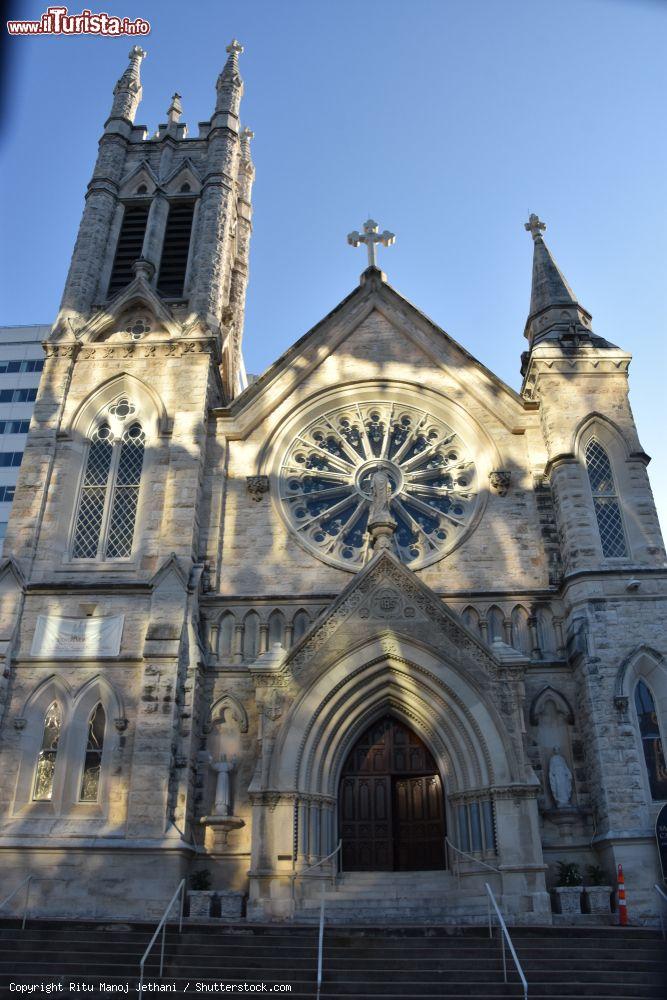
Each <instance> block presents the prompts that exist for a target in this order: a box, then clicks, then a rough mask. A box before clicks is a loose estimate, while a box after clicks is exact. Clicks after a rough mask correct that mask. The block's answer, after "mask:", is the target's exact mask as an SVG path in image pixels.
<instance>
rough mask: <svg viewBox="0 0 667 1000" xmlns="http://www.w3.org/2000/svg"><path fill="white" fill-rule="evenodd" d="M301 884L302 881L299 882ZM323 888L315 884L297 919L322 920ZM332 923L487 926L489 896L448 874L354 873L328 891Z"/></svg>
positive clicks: (341, 878)
mask: <svg viewBox="0 0 667 1000" xmlns="http://www.w3.org/2000/svg"><path fill="white" fill-rule="evenodd" d="M297 885H298V883H297ZM319 889H320V887H319V884H317V883H315V882H314V883H313V897H312V899H302V901H301V902H300V903H299V904H298V906H297V912H296V919H297V921H299V922H300V923H304V924H308V923H313V922H317V921H318V920H319V910H320V891H319ZM324 898H325V900H326V915H327V923H328V924H374V925H380V926H381V925H385V924H400V925H409V924H414V923H417V924H438V925H455V926H457V927H460V926H464V925H468V924H473V925H474V924H483V923H486V920H487V902H486V895H485V893H484V892H483V891H482V892H480V893H478V894H477V895H474V894H473V893H471V888H470V886H469V885H466V886H465V888H464V889H463V890H461V889H460V888H459V885H458V882H457V879H456V878H455V877H454V876H453V875H452V874H451V872H449V871H432V872H353V873H350V874H348V875H343V876H341V877H339V879H338V882H337V885H336V886H335V888H334V886H333V885H331V886H330V887H327V889H326V891H325V893H324Z"/></svg>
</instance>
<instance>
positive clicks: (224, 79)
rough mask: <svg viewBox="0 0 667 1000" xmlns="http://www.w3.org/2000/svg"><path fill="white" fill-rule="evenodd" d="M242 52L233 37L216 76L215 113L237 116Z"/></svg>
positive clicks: (240, 85)
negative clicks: (225, 58) (221, 68)
mask: <svg viewBox="0 0 667 1000" xmlns="http://www.w3.org/2000/svg"><path fill="white" fill-rule="evenodd" d="M242 52H243V46H242V45H241V43H240V42H239V41H237V40H236V38H233V39H232V40H231V42H230V43H229V45H228V46H227V53H228V55H227V62H226V63H225V65H224V68H223V70H222V73H221V74H220V76H219V77H218V82H217V83H216V85H215V89H216V91H217V95H218V96H217V100H216V102H215V115H214V118H217V117H218V115H225V116H226V115H232V116H233V117H234V118H238V116H239V108H240V106H241V98H242V97H243V80H242V79H241V74H240V72H239V55H240V54H241V53H242Z"/></svg>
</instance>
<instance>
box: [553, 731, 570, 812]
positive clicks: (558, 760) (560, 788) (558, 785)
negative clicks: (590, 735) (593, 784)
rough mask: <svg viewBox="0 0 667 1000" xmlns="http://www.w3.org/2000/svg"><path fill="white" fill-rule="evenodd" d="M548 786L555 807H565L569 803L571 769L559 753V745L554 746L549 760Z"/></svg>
mask: <svg viewBox="0 0 667 1000" xmlns="http://www.w3.org/2000/svg"><path fill="white" fill-rule="evenodd" d="M549 788H550V789H551V794H552V795H553V799H554V802H555V803H556V808H557V809H565V808H567V806H569V805H570V804H571V800H572V771H571V770H570V768H569V767H568V766H567V761H566V760H565V758H564V757H563V756H562V755H561V752H560V747H559V746H555V747H554V751H553V753H552V755H551V759H550V761H549Z"/></svg>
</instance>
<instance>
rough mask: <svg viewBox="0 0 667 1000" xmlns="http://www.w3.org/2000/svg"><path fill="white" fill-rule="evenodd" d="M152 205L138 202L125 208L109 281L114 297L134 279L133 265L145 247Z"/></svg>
mask: <svg viewBox="0 0 667 1000" xmlns="http://www.w3.org/2000/svg"><path fill="white" fill-rule="evenodd" d="M149 207H150V203H149V202H147V201H143V202H138V203H137V204H133V205H126V206H125V214H124V215H123V224H122V225H121V227H120V235H119V236H118V243H117V245H116V256H115V257H114V261H113V268H112V271H111V280H110V281H109V292H108V294H109V295H113V294H114V293H115V292H117V291H119V289H121V288H124V287H125V285H129V283H130V282H131V281H132V279H133V278H134V271H133V270H132V265H133V264H134V262H135V260H138V259H139V257H141V250H142V247H143V245H144V235H145V233H146V226H147V224H148V209H149Z"/></svg>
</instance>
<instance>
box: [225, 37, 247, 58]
mask: <svg viewBox="0 0 667 1000" xmlns="http://www.w3.org/2000/svg"><path fill="white" fill-rule="evenodd" d="M225 52H228V53H229V54H230V56H232V57H233V56H235V55H236V56H240V55H242V54H243V46H242V45H241V43H240V42H239V40H238V38H232V40H231V42H230V43H229V45H228V46H227V48H226V49H225Z"/></svg>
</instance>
